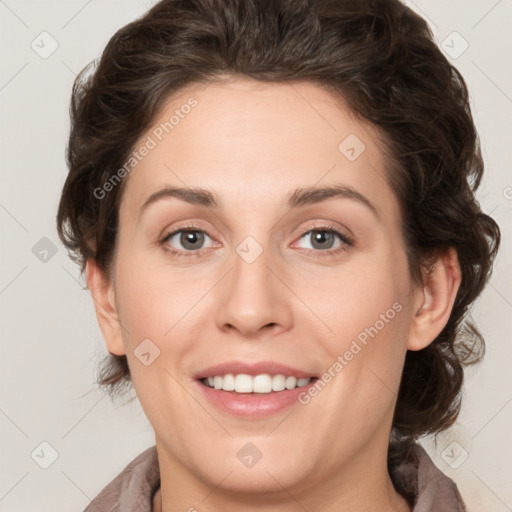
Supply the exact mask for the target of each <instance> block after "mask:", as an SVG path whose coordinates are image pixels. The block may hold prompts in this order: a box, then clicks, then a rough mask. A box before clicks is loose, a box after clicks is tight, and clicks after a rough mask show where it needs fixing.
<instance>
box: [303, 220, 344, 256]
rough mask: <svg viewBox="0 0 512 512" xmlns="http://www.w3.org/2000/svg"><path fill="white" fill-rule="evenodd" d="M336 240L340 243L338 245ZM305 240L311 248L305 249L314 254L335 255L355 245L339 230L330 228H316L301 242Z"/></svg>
mask: <svg viewBox="0 0 512 512" xmlns="http://www.w3.org/2000/svg"><path fill="white" fill-rule="evenodd" d="M336 238H337V239H338V243H337V245H336ZM303 239H305V240H306V242H309V247H305V249H307V250H308V251H312V252H313V253H318V252H323V253H326V254H334V253H338V252H340V251H344V250H346V249H347V246H351V245H353V244H352V242H351V240H349V238H348V237H346V236H345V235H343V234H342V233H340V232H339V231H338V230H337V229H334V228H333V227H329V226H321V227H315V229H310V230H309V231H307V232H306V233H304V234H303V235H302V236H301V238H300V239H299V240H303Z"/></svg>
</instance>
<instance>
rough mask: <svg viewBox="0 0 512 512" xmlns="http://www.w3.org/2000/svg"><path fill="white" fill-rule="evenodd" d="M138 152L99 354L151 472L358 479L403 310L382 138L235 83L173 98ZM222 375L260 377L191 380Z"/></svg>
mask: <svg viewBox="0 0 512 512" xmlns="http://www.w3.org/2000/svg"><path fill="white" fill-rule="evenodd" d="M186 105H188V107H187V106H186ZM172 116H174V118H173V117H172ZM166 123H167V124H166ZM144 146H145V147H146V150H144V149H143V147H144ZM136 150H137V151H138V153H137V155H138V156H136V158H137V162H136V164H135V165H133V169H132V170H131V172H130V174H129V176H128V177H126V178H125V179H127V182H126V184H125V185H126V187H125V189H124V191H123V197H122V202H121V205H120V219H119V239H118V246H117V252H116V259H115V270H114V276H113V288H112V292H113V296H114V297H115V306H116V309H117V313H118V316H119V320H120V324H122V328H120V329H119V332H118V334H119V336H117V337H116V336H109V337H108V340H107V344H108V348H109V350H110V351H111V352H112V353H118V354H126V356H127V358H128V363H129V366H130V371H131V375H132V380H133V384H134V387H135V390H136V393H137V395H138V398H139V400H140V402H141V404H142V407H143V409H144V411H145V413H146V414H147V417H148V419H149V421H150V422H151V424H152V426H153V428H154V430H155V434H156V441H157V445H158V448H159V451H160V457H161V459H162V461H165V464H166V466H167V467H169V468H170V467H173V468H179V469H180V470H181V471H182V472H184V473H186V474H188V475H192V476H193V477H194V478H197V479H199V480H201V481H202V482H204V483H206V484H208V485H209V486H210V488H211V487H212V486H217V485H218V482H219V481H220V480H223V482H222V487H223V488H225V489H231V490H236V491H251V490H257V491H258V492H263V491H264V490H276V489H279V490H281V489H282V488H281V487H280V486H283V487H285V488H286V489H288V490H290V492H291V490H296V491H297V492H299V491H300V490H304V489H307V488H309V487H310V486H314V485H318V484H319V483H320V482H323V481H325V480H326V479H327V478H330V479H332V478H337V479H339V481H340V482H342V481H343V479H344V478H345V477H346V476H347V473H346V470H347V468H350V470H351V471H352V474H354V472H355V473H357V471H361V472H362V471H363V469H364V468H366V471H367V468H368V463H371V462H372V461H374V460H375V459H374V458H375V457H376V454H377V453H380V454H382V450H384V451H385V450H387V445H388V441H389V431H390V428H391V421H392V414H393V409H394V405H395V401H396V393H397V391H398V387H399V382H400V377H401V371H402V366H403V361H404V356H405V352H406V350H407V342H408V337H409V335H410V328H411V322H412V319H413V317H414V311H415V297H416V296H415V294H414V289H413V285H412V283H411V279H410V276H409V272H408V265H407V257H406V252H405V247H404V242H403V239H402V235H401V232H400V212H399V205H398V202H397V198H396V196H395V194H394V192H393V190H392V189H391V188H390V186H389V184H388V182H387V180H386V178H385V175H386V172H385V162H384V156H383V152H382V150H381V146H380V143H379V140H378V137H377V133H376V132H375V131H374V130H373V129H372V128H371V127H370V126H368V125H366V124H363V123H362V122H361V121H359V120H357V119H356V118H355V117H354V116H353V115H352V114H351V112H350V111H349V110H348V109H347V108H346V107H345V106H343V105H341V104H340V103H339V102H337V101H335V100H334V98H333V97H332V96H331V95H330V94H329V93H328V92H326V91H325V90H323V89H322V88H320V87H319V86H317V85H313V84H309V83H294V84H293V86H292V85H287V84H269V83H261V82H256V81H252V80H250V79H234V78H233V79H230V80H226V81H224V82H216V83H211V84H210V85H208V86H207V87H205V85H204V84H203V85H197V84H196V85H195V86H191V87H188V88H187V89H182V90H181V91H180V93H179V94H177V95H175V96H173V97H172V98H170V99H169V100H168V102H167V104H166V105H165V108H164V109H163V110H162V111H161V112H160V114H159V116H158V118H157V119H155V121H154V124H153V126H152V127H151V128H150V129H149V130H148V131H147V133H145V134H144V135H143V136H142V137H141V139H140V141H139V143H138V144H137V147H136ZM132 163H133V162H132ZM176 188H180V189H182V193H181V194H180V193H179V192H177V191H175V190H174V191H172V190H170V189H176ZM323 188H326V190H327V189H328V190H330V192H326V191H324V192H323V193H322V192H318V191H316V192H315V190H316V189H323ZM164 189H168V190H167V192H162V190H164ZM196 189H201V191H200V192H202V193H199V192H198V191H197V190H196ZM309 189H311V190H309ZM333 190H337V192H333ZM193 191H195V193H192V192H193ZM144 340H145V341H144ZM141 343H142V344H141ZM230 363H233V365H231V366H230ZM235 363H238V364H239V365H238V366H236V365H235ZM223 364H228V366H226V367H223V368H222V367H220V368H218V369H212V370H210V368H211V367H212V366H216V365H223ZM258 364H259V366H258ZM278 365H283V366H282V367H280V366H278ZM229 373H231V374H234V375H235V376H236V375H237V374H244V375H251V374H254V375H256V374H258V375H259V374H268V375H269V377H258V378H257V379H251V378H249V379H247V377H236V378H235V383H236V386H237V388H236V389H238V390H242V391H243V390H244V389H245V390H247V389H248V388H244V386H245V385H249V386H250V385H253V386H254V387H253V388H252V389H255V388H256V389H258V390H259V391H258V392H253V393H251V394H249V393H248V392H247V391H246V392H245V393H243V392H240V393H239V392H237V391H236V389H235V390H234V391H225V390H221V389H212V388H208V387H207V386H205V384H204V383H202V382H201V381H200V380H199V378H200V377H208V376H210V377H214V376H215V375H217V376H224V375H226V374H229ZM277 374H282V375H283V376H284V377H294V376H295V377H304V378H305V377H307V376H309V377H313V378H315V379H314V380H312V381H310V382H309V384H308V383H307V381H298V382H299V384H300V385H301V387H300V388H298V389H297V388H296V389H295V390H293V389H286V387H285V389H284V390H283V391H272V392H270V393H269V392H268V386H269V385H270V384H271V383H274V384H275V385H276V389H279V387H281V389H282V387H283V385H284V386H286V384H288V387H293V378H292V379H288V380H283V379H282V378H281V377H274V376H275V375H277ZM219 383H220V384H219ZM230 383H231V384H230ZM283 383H284V384H283ZM215 385H217V386H218V385H221V386H226V388H228V389H229V388H230V386H232V379H231V378H230V377H227V378H226V379H219V378H217V379H216V380H215V382H214V386H215ZM260 385H261V386H262V387H261V388H260V387H259V386H260ZM265 389H266V390H267V392H265ZM269 474H270V475H272V477H273V478H269ZM228 475H229V476H228ZM276 482H279V485H278V484H277V483H276Z"/></svg>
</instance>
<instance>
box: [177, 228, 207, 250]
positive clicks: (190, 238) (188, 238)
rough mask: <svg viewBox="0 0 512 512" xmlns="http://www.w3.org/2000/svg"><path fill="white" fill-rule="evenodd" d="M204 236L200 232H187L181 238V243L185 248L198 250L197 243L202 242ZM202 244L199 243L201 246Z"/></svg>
mask: <svg viewBox="0 0 512 512" xmlns="http://www.w3.org/2000/svg"><path fill="white" fill-rule="evenodd" d="M202 237H203V234H202V233H199V232H198V231H187V232H185V233H183V234H182V236H181V243H182V244H183V247H186V248H187V249H197V247H195V245H197V242H198V240H199V242H201V241H202ZM200 245H201V244H200V243H199V246H200Z"/></svg>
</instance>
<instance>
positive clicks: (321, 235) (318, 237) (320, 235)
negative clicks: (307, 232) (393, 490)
mask: <svg viewBox="0 0 512 512" xmlns="http://www.w3.org/2000/svg"><path fill="white" fill-rule="evenodd" d="M332 236H333V234H332V233H329V232H328V231H317V232H316V234H315V235H314V236H313V246H314V245H315V243H317V242H320V244H321V245H320V249H322V248H325V245H323V246H322V242H325V238H326V237H327V238H329V237H331V241H332ZM329 247H331V246H330V245H329Z"/></svg>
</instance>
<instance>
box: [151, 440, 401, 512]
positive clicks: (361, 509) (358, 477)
mask: <svg viewBox="0 0 512 512" xmlns="http://www.w3.org/2000/svg"><path fill="white" fill-rule="evenodd" d="M157 450H158V453H159V461H160V472H161V487H160V488H159V489H158V491H157V492H156V493H155V495H154V498H153V512H174V511H175V510H187V511H190V512H193V511H198V510H201V511H208V512H222V511H225V510H237V511H238V512H263V511H264V512H296V511H297V510H298V508H297V507H298V505H299V508H303V509H305V510H316V509H318V508H319V504H321V505H322V510H323V511H325V512H356V511H357V512H373V511H375V510H379V512H410V511H411V508H410V506H409V505H408V503H407V501H406V500H405V499H404V498H403V497H402V496H401V495H400V494H398V493H397V492H396V491H395V489H394V486H393V483H392V481H391V478H390V476H389V474H388V472H387V453H386V454H384V455H385V457H384V460H382V456H381V457H377V456H376V455H375V454H376V452H375V451H373V452H372V450H366V452H367V457H364V460H363V457H361V456H360V454H358V456H357V457H358V458H357V461H354V463H352V464H347V465H346V467H344V468H340V470H339V472H338V473H337V474H336V475H335V476H334V477H333V478H332V479H321V478H320V479H318V480H315V482H314V483H312V484H309V485H306V484H304V483H302V484H298V485H297V486H294V487H293V488H287V489H285V488H283V487H282V486H281V487H280V489H279V490H278V491H276V492H268V493H259V492H251V493H248V492H239V491H237V490H233V489H229V488H226V487H228V485H227V484H228V483H229V474H228V475H225V476H224V478H221V479H219V480H220V482H219V483H218V485H217V486H212V485H208V484H206V483H205V482H204V481H201V480H200V479H198V478H197V475H192V474H191V473H190V472H189V471H188V468H184V467H183V466H181V465H179V464H178V461H176V460H173V459H169V458H168V457H167V456H166V454H165V453H164V450H163V447H161V446H160V447H159V446H157ZM378 459H380V460H378ZM349 466H350V467H349ZM269 478H270V477H269ZM274 480H275V478H274ZM276 484H277V485H278V487H279V484H278V482H276Z"/></svg>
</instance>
